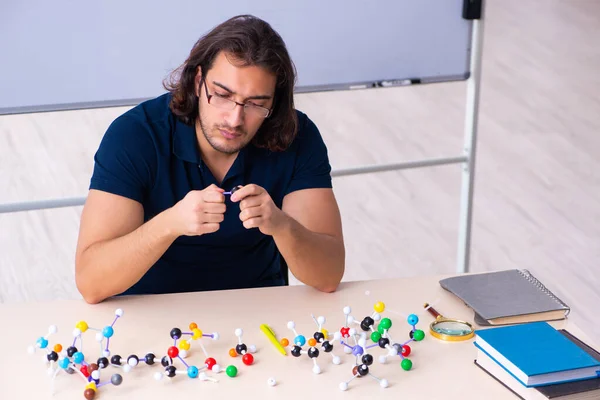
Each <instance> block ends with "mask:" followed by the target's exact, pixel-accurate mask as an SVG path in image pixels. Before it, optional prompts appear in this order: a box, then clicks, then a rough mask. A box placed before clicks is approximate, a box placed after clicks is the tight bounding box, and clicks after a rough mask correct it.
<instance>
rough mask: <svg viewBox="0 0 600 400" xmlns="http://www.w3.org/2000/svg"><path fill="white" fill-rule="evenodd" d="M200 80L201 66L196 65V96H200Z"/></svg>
mask: <svg viewBox="0 0 600 400" xmlns="http://www.w3.org/2000/svg"><path fill="white" fill-rule="evenodd" d="M201 80H202V67H200V66H199V65H198V68H196V76H195V78H194V91H195V92H196V97H200V81H201Z"/></svg>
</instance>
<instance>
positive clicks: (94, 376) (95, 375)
mask: <svg viewBox="0 0 600 400" xmlns="http://www.w3.org/2000/svg"><path fill="white" fill-rule="evenodd" d="M92 379H100V371H98V370H95V371H92Z"/></svg>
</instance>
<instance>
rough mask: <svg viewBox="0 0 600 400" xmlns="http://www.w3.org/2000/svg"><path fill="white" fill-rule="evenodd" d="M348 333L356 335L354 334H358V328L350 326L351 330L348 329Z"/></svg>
mask: <svg viewBox="0 0 600 400" xmlns="http://www.w3.org/2000/svg"><path fill="white" fill-rule="evenodd" d="M348 334H349V335H350V336H354V335H356V329H354V328H350V330H349V331H348Z"/></svg>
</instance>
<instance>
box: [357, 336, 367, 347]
mask: <svg viewBox="0 0 600 400" xmlns="http://www.w3.org/2000/svg"><path fill="white" fill-rule="evenodd" d="M358 345H359V346H360V347H365V346H366V345H367V339H365V338H364V337H361V338H360V339H358Z"/></svg>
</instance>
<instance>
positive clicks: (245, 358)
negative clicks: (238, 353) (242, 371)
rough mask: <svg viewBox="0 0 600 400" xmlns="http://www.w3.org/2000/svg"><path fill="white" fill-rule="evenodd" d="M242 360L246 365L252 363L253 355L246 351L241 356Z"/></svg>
mask: <svg viewBox="0 0 600 400" xmlns="http://www.w3.org/2000/svg"><path fill="white" fill-rule="evenodd" d="M242 361H243V362H244V364H246V365H252V363H253V362H254V357H252V354H250V353H246V354H244V356H243V357H242Z"/></svg>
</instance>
